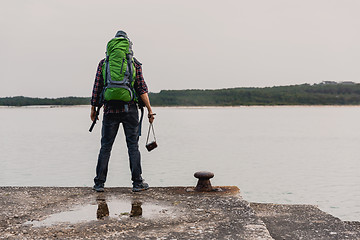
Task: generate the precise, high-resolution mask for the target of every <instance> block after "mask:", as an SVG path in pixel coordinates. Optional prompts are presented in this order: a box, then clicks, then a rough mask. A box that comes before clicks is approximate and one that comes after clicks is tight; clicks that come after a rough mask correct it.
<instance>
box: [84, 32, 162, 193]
mask: <svg viewBox="0 0 360 240" xmlns="http://www.w3.org/2000/svg"><path fill="white" fill-rule="evenodd" d="M120 36H124V37H126V38H127V35H126V33H125V32H124V31H118V32H117V33H116V35H115V38H117V37H120ZM133 60H134V61H133V62H134V67H135V82H134V87H133V88H134V90H135V92H136V94H137V96H139V97H140V99H141V100H142V102H143V103H144V105H145V106H146V108H147V111H148V118H149V122H150V123H152V122H153V121H154V115H155V114H154V113H153V112H152V109H151V105H150V101H149V97H148V88H147V85H146V83H145V81H144V78H143V75H142V68H141V65H142V64H141V63H140V62H139V61H137V60H136V59H135V58H133ZM104 61H105V59H102V60H101V61H100V62H99V65H98V68H97V72H96V77H95V83H94V88H93V92H92V98H91V114H90V118H91V120H92V121H94V120H95V118H96V117H97V116H96V110H95V107H97V106H99V102H100V95H101V93H102V91H103V88H104V85H105V84H104V77H103V72H102V71H103V70H102V67H103V64H104ZM120 123H122V125H123V128H124V132H125V137H126V143H127V148H128V155H129V161H130V170H131V180H132V181H133V188H132V190H133V191H134V192H138V191H143V190H147V189H148V188H149V185H148V184H147V183H145V182H144V180H143V178H142V177H141V174H142V170H141V157H140V151H139V144H138V141H139V114H138V108H137V104H136V103H135V102H134V101H133V100H132V101H130V102H129V103H124V102H115V104H114V103H110V101H109V102H106V101H105V103H104V116H103V124H102V134H101V135H102V137H101V149H100V152H99V156H98V162H97V167H96V177H95V178H94V182H95V185H94V187H93V189H94V190H95V191H97V192H103V191H104V184H105V181H106V176H107V171H108V163H109V158H110V152H111V149H112V145H113V143H114V140H115V137H116V134H117V132H118V129H119V125H120Z"/></svg>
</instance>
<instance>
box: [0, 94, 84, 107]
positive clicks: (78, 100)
mask: <svg viewBox="0 0 360 240" xmlns="http://www.w3.org/2000/svg"><path fill="white" fill-rule="evenodd" d="M88 104H90V98H86V97H62V98H31V97H23V96H18V97H5V98H0V106H31V105H88Z"/></svg>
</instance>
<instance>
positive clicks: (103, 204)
mask: <svg viewBox="0 0 360 240" xmlns="http://www.w3.org/2000/svg"><path fill="white" fill-rule="evenodd" d="M177 214H178V213H176V208H175V207H172V206H167V205H165V204H161V203H158V202H157V203H155V202H148V201H144V200H136V199H135V200H134V199H129V198H110V199H109V200H107V199H105V198H99V199H96V202H94V203H91V204H85V205H76V206H73V207H72V208H71V209H70V210H67V211H63V212H59V213H55V214H52V215H50V216H47V217H42V219H41V220H38V221H27V222H25V223H24V225H31V226H33V227H47V226H52V225H57V224H63V223H67V224H77V223H81V222H88V221H97V220H106V219H115V220H119V221H121V220H124V219H125V218H129V217H140V218H144V219H148V220H151V219H157V218H165V217H166V218H175V217H176V215H177Z"/></svg>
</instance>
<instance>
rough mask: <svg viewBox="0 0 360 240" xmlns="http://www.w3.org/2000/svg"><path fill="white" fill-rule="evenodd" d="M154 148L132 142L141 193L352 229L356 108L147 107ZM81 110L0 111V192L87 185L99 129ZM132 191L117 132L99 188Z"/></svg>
mask: <svg viewBox="0 0 360 240" xmlns="http://www.w3.org/2000/svg"><path fill="white" fill-rule="evenodd" d="M154 111H155V112H156V113H157V116H156V120H155V123H154V127H155V132H156V137H157V142H158V145H159V147H158V148H157V149H155V150H154V151H152V152H150V153H149V152H147V151H146V149H145V140H146V131H147V128H148V123H147V122H144V124H143V136H142V137H141V140H140V147H141V151H142V163H143V172H144V174H143V176H144V178H145V179H146V181H147V182H148V183H149V184H150V186H194V185H196V179H195V178H194V177H193V174H194V172H196V171H199V170H207V171H212V172H214V173H215V177H214V178H213V180H212V184H213V185H236V186H238V187H239V188H240V190H241V194H242V195H243V196H244V198H245V199H246V200H248V201H254V202H273V203H289V204H295V203H304V204H314V205H318V206H319V207H320V208H321V209H322V210H324V211H326V212H329V213H331V214H333V215H335V216H337V217H339V218H341V219H342V220H360V187H359V186H360V174H359V172H360V161H359V156H360V148H359V145H360V134H359V133H360V124H358V120H359V119H360V107H333V106H331V107H228V108H219V107H211V108H208V107H204V108H154ZM89 113H90V107H89V106H80V107H79V106H75V107H20V108H18V107H14V108H8V107H1V108H0V116H1V124H0V134H1V138H0V146H1V151H0V159H1V161H0V168H1V169H2V174H1V175H0V185H1V186H92V185H93V181H92V179H93V178H94V174H95V166H96V161H97V155H98V151H99V147H100V128H101V124H100V122H99V124H97V125H96V126H95V128H94V130H93V132H92V133H89V132H88V129H89V127H90V124H91V122H90V120H89ZM130 185H131V181H130V171H129V163H128V157H127V150H126V146H125V139H124V136H123V131H122V129H120V131H119V134H118V137H117V140H116V142H115V144H114V148H113V152H112V157H111V159H110V166H109V174H108V180H107V183H106V186H126V187H129V186H130Z"/></svg>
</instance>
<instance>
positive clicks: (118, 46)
mask: <svg viewBox="0 0 360 240" xmlns="http://www.w3.org/2000/svg"><path fill="white" fill-rule="evenodd" d="M102 73H103V78H104V86H105V88H104V93H103V94H104V95H103V97H104V100H105V101H113V100H115V101H122V102H130V101H132V100H135V101H136V100H137V98H136V94H135V91H134V82H135V66H134V63H133V51H132V42H131V41H130V39H129V38H128V37H127V35H126V33H125V32H122V31H119V32H118V34H116V37H115V38H113V39H111V40H110V41H109V42H108V44H107V47H106V59H105V61H104V64H103V67H102Z"/></svg>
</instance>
